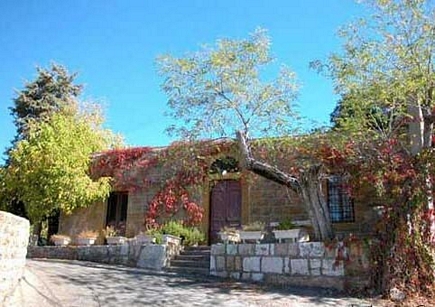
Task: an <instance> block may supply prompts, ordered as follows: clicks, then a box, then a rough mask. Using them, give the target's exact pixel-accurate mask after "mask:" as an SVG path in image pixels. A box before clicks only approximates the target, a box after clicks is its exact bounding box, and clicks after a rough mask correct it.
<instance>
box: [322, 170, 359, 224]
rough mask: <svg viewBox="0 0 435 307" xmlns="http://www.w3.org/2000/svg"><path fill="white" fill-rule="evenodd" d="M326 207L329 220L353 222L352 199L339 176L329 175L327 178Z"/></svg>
mask: <svg viewBox="0 0 435 307" xmlns="http://www.w3.org/2000/svg"><path fill="white" fill-rule="evenodd" d="M328 207H329V216H330V218H331V222H333V223H340V222H355V212H354V206H353V201H352V199H351V198H350V196H349V193H348V191H347V190H346V189H345V188H344V180H343V178H342V177H340V176H331V177H329V179H328Z"/></svg>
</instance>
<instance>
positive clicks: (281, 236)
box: [273, 220, 309, 243]
mask: <svg viewBox="0 0 435 307" xmlns="http://www.w3.org/2000/svg"><path fill="white" fill-rule="evenodd" d="M273 234H274V236H275V239H277V240H278V242H279V243H281V242H282V241H283V240H286V239H289V240H290V241H291V242H305V241H309V236H308V234H307V232H306V231H305V230H304V229H302V228H296V226H295V225H294V224H293V222H292V221H291V220H284V221H281V222H280V223H279V224H278V226H277V227H276V229H274V230H273Z"/></svg>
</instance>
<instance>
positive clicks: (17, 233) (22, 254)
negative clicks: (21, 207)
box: [0, 211, 29, 305]
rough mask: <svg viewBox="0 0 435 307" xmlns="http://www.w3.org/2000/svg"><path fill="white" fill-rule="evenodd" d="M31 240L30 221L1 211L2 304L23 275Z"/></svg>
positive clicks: (0, 264)
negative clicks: (28, 245)
mask: <svg viewBox="0 0 435 307" xmlns="http://www.w3.org/2000/svg"><path fill="white" fill-rule="evenodd" d="M28 242H29V221H28V220H26V219H24V218H21V217H18V216H15V215H13V214H10V213H7V212H3V211H0V305H2V300H3V299H4V298H6V297H7V295H8V294H10V293H12V291H13V290H14V289H15V287H16V285H17V284H18V282H19V280H20V279H21V277H22V275H23V270H24V266H25V264H26V253H27V244H28Z"/></svg>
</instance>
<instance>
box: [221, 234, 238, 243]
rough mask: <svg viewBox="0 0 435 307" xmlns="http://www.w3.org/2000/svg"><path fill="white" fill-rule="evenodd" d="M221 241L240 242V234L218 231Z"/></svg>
mask: <svg viewBox="0 0 435 307" xmlns="http://www.w3.org/2000/svg"><path fill="white" fill-rule="evenodd" d="M218 235H219V236H220V238H221V240H222V242H224V243H238V242H240V234H239V233H224V232H218Z"/></svg>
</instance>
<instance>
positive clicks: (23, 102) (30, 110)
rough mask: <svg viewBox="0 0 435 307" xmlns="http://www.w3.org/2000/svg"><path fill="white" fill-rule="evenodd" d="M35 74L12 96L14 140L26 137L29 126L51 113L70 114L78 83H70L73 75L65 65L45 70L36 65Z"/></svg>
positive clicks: (54, 65) (77, 93)
mask: <svg viewBox="0 0 435 307" xmlns="http://www.w3.org/2000/svg"><path fill="white" fill-rule="evenodd" d="M36 70H37V72H38V75H37V77H36V79H35V80H34V81H32V82H28V83H26V84H25V87H24V89H23V90H21V91H19V92H18V94H17V97H15V98H14V100H13V103H14V106H13V107H12V108H11V115H12V116H13V117H14V123H15V126H16V128H17V135H16V137H15V141H18V140H21V139H23V138H26V136H27V134H28V132H29V129H30V126H31V125H32V124H34V123H35V122H36V123H37V122H41V121H47V120H49V118H50V116H51V115H52V114H55V113H59V112H61V113H69V114H74V112H75V110H76V108H77V98H78V97H79V95H80V94H81V91H82V85H77V84H74V80H75V78H76V74H70V73H69V72H68V71H67V69H66V68H65V67H63V66H62V65H59V64H52V65H51V67H50V68H49V69H44V68H41V67H37V68H36Z"/></svg>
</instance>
